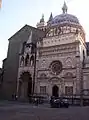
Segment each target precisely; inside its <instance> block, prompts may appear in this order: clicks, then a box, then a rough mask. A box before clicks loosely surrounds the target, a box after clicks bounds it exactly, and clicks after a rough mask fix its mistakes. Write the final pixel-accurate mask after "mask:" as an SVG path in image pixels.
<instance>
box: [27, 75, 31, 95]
mask: <svg viewBox="0 0 89 120" xmlns="http://www.w3.org/2000/svg"><path fill="white" fill-rule="evenodd" d="M27 94H28V97H29V96H30V95H31V94H32V78H31V77H30V78H29V81H28V93H27Z"/></svg>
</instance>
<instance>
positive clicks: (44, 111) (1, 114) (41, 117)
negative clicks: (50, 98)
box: [0, 103, 89, 120]
mask: <svg viewBox="0 0 89 120" xmlns="http://www.w3.org/2000/svg"><path fill="white" fill-rule="evenodd" d="M0 120H89V107H69V108H50V106H49V105H38V106H34V105H29V104H28V103H27V104H24V103H23V104H16V103H15V104H14V103H13V104H12V103H11V104H10V103H6V104H0Z"/></svg>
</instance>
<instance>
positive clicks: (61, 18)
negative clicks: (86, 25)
mask: <svg viewBox="0 0 89 120" xmlns="http://www.w3.org/2000/svg"><path fill="white" fill-rule="evenodd" d="M50 23H51V25H58V24H64V23H69V24H79V20H78V19H77V17H76V16H74V15H71V14H67V13H66V14H64V13H63V14H61V15H57V16H56V17H54V18H53V19H52V21H51V22H50Z"/></svg>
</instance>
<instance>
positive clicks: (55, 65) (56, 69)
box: [50, 61, 62, 75]
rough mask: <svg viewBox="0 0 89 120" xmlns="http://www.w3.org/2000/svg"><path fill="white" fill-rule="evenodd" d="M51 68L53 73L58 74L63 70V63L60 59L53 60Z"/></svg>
mask: <svg viewBox="0 0 89 120" xmlns="http://www.w3.org/2000/svg"><path fill="white" fill-rule="evenodd" d="M50 68H51V72H52V73H53V74H55V75H58V74H59V73H60V72H61V71H62V63H61V62H60V61H53V62H52V63H51V65H50Z"/></svg>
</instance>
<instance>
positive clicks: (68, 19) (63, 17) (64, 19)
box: [49, 2, 80, 26]
mask: <svg viewBox="0 0 89 120" xmlns="http://www.w3.org/2000/svg"><path fill="white" fill-rule="evenodd" d="M67 10H68V8H67V5H66V3H65V2H64V5H63V7H62V11H63V13H62V14H60V15H57V16H55V17H54V18H53V19H52V20H51V21H50V22H49V23H50V24H51V25H52V26H54V25H60V24H65V23H67V24H78V25H80V23H79V20H78V18H77V17H76V16H74V15H71V14H68V13H67Z"/></svg>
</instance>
